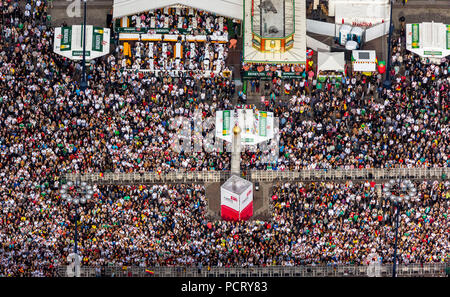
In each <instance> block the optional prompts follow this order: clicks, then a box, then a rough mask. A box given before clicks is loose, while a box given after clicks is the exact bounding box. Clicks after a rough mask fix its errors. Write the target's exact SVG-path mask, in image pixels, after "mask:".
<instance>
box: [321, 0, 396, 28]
mask: <svg viewBox="0 0 450 297" xmlns="http://www.w3.org/2000/svg"><path fill="white" fill-rule="evenodd" d="M389 5H390V0H329V1H328V15H329V16H334V17H335V23H336V24H342V21H344V22H343V23H344V24H349V25H352V26H364V27H367V26H373V25H376V24H379V23H381V22H383V21H384V22H389V18H390V6H389Z"/></svg>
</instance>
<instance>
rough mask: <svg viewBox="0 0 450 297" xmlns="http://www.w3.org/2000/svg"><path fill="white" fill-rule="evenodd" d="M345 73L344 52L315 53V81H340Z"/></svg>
mask: <svg viewBox="0 0 450 297" xmlns="http://www.w3.org/2000/svg"><path fill="white" fill-rule="evenodd" d="M344 72H345V53H344V52H318V53H317V80H318V81H319V82H324V81H326V80H327V79H328V78H330V79H331V80H333V79H335V80H336V81H341V80H342V75H343V73H344Z"/></svg>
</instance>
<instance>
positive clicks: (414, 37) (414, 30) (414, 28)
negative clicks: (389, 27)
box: [412, 24, 420, 48]
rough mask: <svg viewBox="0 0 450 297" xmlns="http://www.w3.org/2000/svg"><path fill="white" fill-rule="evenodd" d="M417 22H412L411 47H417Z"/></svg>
mask: <svg viewBox="0 0 450 297" xmlns="http://www.w3.org/2000/svg"><path fill="white" fill-rule="evenodd" d="M419 37H420V36H419V24H412V48H419Z"/></svg>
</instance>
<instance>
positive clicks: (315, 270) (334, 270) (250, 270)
mask: <svg viewBox="0 0 450 297" xmlns="http://www.w3.org/2000/svg"><path fill="white" fill-rule="evenodd" d="M447 269H448V263H428V264H409V265H399V266H398V269H397V276H398V277H445V276H448V275H447ZM100 270H101V272H100V275H98V274H99V273H98V272H97V271H96V268H95V267H90V266H81V270H80V271H81V276H82V277H94V276H104V277H146V276H147V277H148V276H152V277H365V276H368V266H362V265H361V266H356V265H336V266H268V267H211V268H209V269H208V268H206V267H203V269H201V270H199V269H198V268H197V267H167V266H160V267H150V268H148V267H147V268H143V267H137V266H129V267H122V266H105V267H102V268H101V269H100ZM146 270H149V271H152V272H153V274H150V273H148V272H146ZM66 271H67V266H59V267H57V270H56V273H55V276H57V277H65V276H67V273H66ZM377 275H378V276H381V277H390V276H392V264H384V265H380V266H379V270H378V273H377Z"/></svg>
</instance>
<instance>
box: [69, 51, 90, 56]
mask: <svg viewBox="0 0 450 297" xmlns="http://www.w3.org/2000/svg"><path fill="white" fill-rule="evenodd" d="M82 55H83V51H72V56H74V57H76V56H82ZM90 55H91V51H86V56H90Z"/></svg>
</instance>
